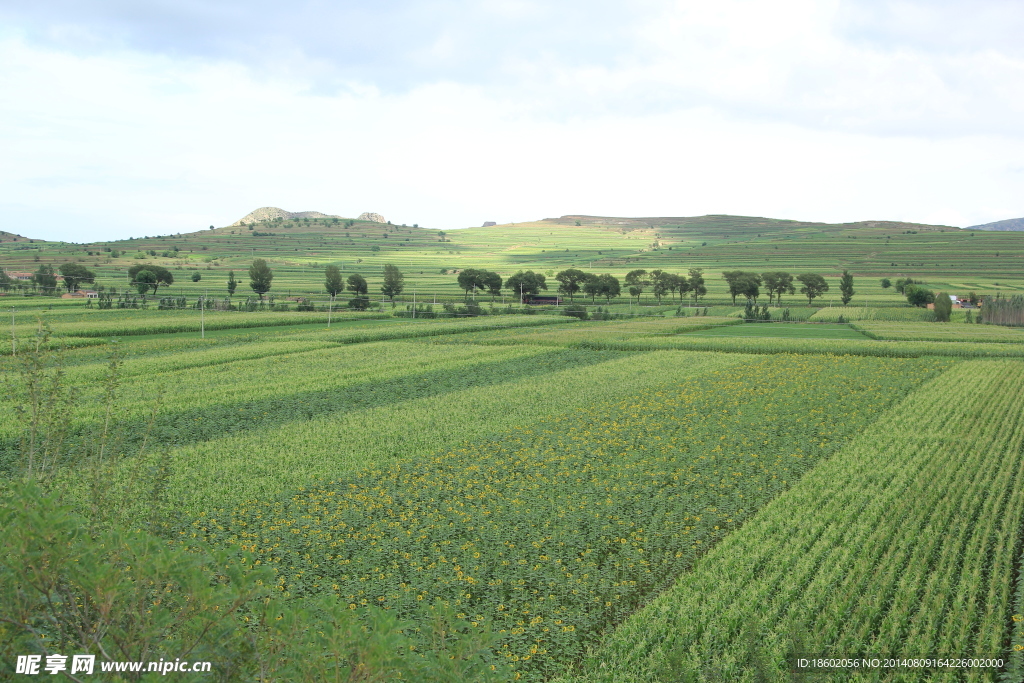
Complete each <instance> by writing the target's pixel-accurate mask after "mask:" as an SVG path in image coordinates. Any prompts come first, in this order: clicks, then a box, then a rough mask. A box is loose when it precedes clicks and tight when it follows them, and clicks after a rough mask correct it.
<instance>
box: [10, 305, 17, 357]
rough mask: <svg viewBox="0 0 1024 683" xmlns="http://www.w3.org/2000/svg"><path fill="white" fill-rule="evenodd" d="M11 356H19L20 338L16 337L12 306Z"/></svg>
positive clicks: (12, 308)
mask: <svg viewBox="0 0 1024 683" xmlns="http://www.w3.org/2000/svg"><path fill="white" fill-rule="evenodd" d="M11 355H12V356H17V355H18V338H17V337H16V336H15V335H14V306H11Z"/></svg>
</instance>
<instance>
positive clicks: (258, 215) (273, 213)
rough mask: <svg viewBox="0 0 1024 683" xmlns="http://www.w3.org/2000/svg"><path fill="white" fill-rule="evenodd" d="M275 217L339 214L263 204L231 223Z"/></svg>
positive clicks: (253, 221) (317, 216) (323, 216)
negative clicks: (287, 209)
mask: <svg viewBox="0 0 1024 683" xmlns="http://www.w3.org/2000/svg"><path fill="white" fill-rule="evenodd" d="M275 218H282V219H284V220H288V219H289V218H341V216H335V215H332V214H326V213H320V212H319V211H295V212H292V211H285V210H284V209H279V208H277V207H276V206H264V207H261V208H259V209H256V210H255V211H252V212H250V213H248V214H246V215H245V216H243V217H242V218H240V219H238V220H237V221H235V222H234V223H232V224H231V225H241V224H242V223H263V222H265V221H272V220H274V219H275Z"/></svg>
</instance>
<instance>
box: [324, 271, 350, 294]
mask: <svg viewBox="0 0 1024 683" xmlns="http://www.w3.org/2000/svg"><path fill="white" fill-rule="evenodd" d="M324 289H326V290H327V293H328V294H330V295H331V296H338V295H339V294H341V293H342V292H343V291H344V290H345V283H344V282H343V281H342V279H341V270H340V269H339V268H338V266H327V267H326V268H324Z"/></svg>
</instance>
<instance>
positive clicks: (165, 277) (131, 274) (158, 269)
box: [128, 263, 174, 295]
mask: <svg viewBox="0 0 1024 683" xmlns="http://www.w3.org/2000/svg"><path fill="white" fill-rule="evenodd" d="M143 270H148V271H149V272H151V273H153V275H156V286H155V287H154V288H153V294H154V295H155V294H156V292H157V290H158V289H159V288H160V285H164V286H166V287H170V286H171V285H173V284H174V274H173V273H171V271H169V270H167V269H166V268H164V267H163V266H158V265H156V264H144V263H138V264H136V265H134V266H132V267H131V268H129V269H128V280H129V281H130V282H133V283H134V282H135V279H136V276H137V275H138V274H139V272H140V271H143Z"/></svg>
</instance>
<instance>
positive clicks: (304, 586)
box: [180, 354, 947, 678]
mask: <svg viewBox="0 0 1024 683" xmlns="http://www.w3.org/2000/svg"><path fill="white" fill-rule="evenodd" d="M671 355H673V356H675V354H671ZM629 360H631V361H633V362H634V363H636V362H638V361H639V360H642V359H629ZM674 360H675V361H676V363H675V366H674V367H673V366H664V367H663V368H662V372H661V373H660V377H659V380H660V381H658V382H652V383H650V384H648V386H647V387H646V388H645V390H644V391H642V392H641V393H637V394H632V395H628V396H624V397H622V398H620V399H617V400H613V401H610V402H607V401H606V402H604V403H603V404H601V405H598V406H588V407H587V408H586V409H584V410H579V411H576V412H575V413H573V414H568V415H563V416H555V417H551V418H538V419H536V420H533V421H532V422H530V423H528V424H525V425H523V426H522V427H520V428H519V429H516V430H513V431H509V432H506V433H504V434H501V435H497V436H494V437H492V438H489V439H477V440H472V441H467V442H464V443H463V444H462V445H461V446H459V447H457V448H453V449H450V450H446V451H439V452H436V453H435V454H433V455H431V456H429V457H428V456H425V455H424V456H422V457H418V458H406V459H403V460H400V461H398V462H395V463H393V464H390V465H388V464H386V463H382V464H381V465H380V466H377V467H372V468H367V469H365V470H362V471H358V472H353V473H352V474H351V475H350V476H348V477H345V478H341V479H334V480H328V481H322V482H311V483H310V485H308V486H306V487H304V488H302V489H300V490H299V491H298V492H296V493H294V494H293V495H290V496H287V497H285V498H276V499H275V498H266V497H260V498H259V499H256V500H250V501H248V502H245V503H243V504H240V505H231V506H226V507H224V508H223V509H220V510H214V511H210V512H209V513H208V514H207V515H206V516H204V517H203V518H201V519H198V520H196V521H195V522H194V523H193V524H192V525H191V526H190V527H185V528H184V529H183V530H182V531H181V532H180V534H181V535H182V536H183V537H184V538H185V539H188V538H189V537H190V536H191V535H193V534H195V535H198V536H200V537H203V538H205V539H208V540H211V541H213V542H214V543H218V544H229V545H235V546H237V547H239V548H240V549H241V550H244V551H245V552H248V553H250V554H251V555H252V556H253V557H254V558H255V559H256V561H258V562H259V563H260V564H269V565H270V566H272V567H273V568H274V570H275V572H276V573H277V581H278V587H279V589H280V591H281V593H282V594H284V595H287V596H290V597H293V598H299V597H306V596H313V595H317V594H322V593H325V592H326V593H333V594H334V595H336V596H338V599H340V600H342V601H344V602H345V603H346V604H348V605H349V606H350V608H351V609H354V610H358V609H360V608H362V607H364V606H366V605H370V604H374V605H380V606H384V607H387V608H389V609H396V610H398V611H399V612H400V613H402V614H403V615H406V614H408V615H413V614H415V607H416V605H417V604H419V603H421V602H423V601H428V602H429V601H432V600H434V599H438V598H440V599H442V600H446V601H448V602H449V603H451V604H453V605H455V606H456V608H457V609H459V610H460V612H461V613H462V614H463V615H465V617H466V618H469V619H470V620H471V621H473V622H475V623H477V624H482V623H483V622H484V621H492V622H493V623H494V625H495V628H496V629H497V631H498V633H499V634H500V635H501V644H500V647H499V651H500V652H501V653H502V654H503V655H504V656H505V657H506V658H507V659H508V661H510V662H511V663H512V664H513V665H514V666H515V667H516V669H517V670H518V671H519V672H520V674H521V675H523V676H525V677H526V678H538V677H541V676H545V675H551V674H552V673H555V672H557V671H558V670H559V669H560V667H561V666H563V665H564V664H565V662H567V661H571V660H572V659H574V658H576V657H578V656H580V655H581V654H582V652H583V651H584V648H585V646H586V645H587V644H588V643H593V642H594V641H595V639H596V638H597V637H598V635H599V634H600V633H601V632H602V631H603V630H604V629H606V628H608V627H609V626H610V625H611V624H613V623H615V622H616V621H618V620H620V619H622V618H623V617H624V616H626V615H627V614H629V613H630V612H631V611H633V610H635V609H636V608H637V606H638V605H640V604H642V603H643V601H645V600H646V599H647V598H648V597H649V596H650V595H652V594H653V593H655V592H656V591H658V590H659V589H660V588H662V587H664V586H665V584H666V582H669V581H671V580H673V579H674V577H675V576H676V575H677V574H678V573H679V572H680V571H683V570H684V569H686V568H687V567H689V566H690V565H691V564H692V563H693V562H694V560H695V559H696V558H697V557H699V556H701V555H702V554H703V553H704V552H705V551H706V549H707V548H709V547H711V546H713V545H714V544H715V543H717V542H718V541H719V540H720V539H721V538H723V537H724V536H725V535H726V534H727V532H728V531H729V530H731V529H735V528H736V527H738V526H739V525H740V524H742V523H743V521H744V520H745V519H747V518H749V517H750V515H751V514H752V513H753V512H754V511H755V510H757V509H758V508H759V507H761V506H762V505H764V504H765V503H767V502H768V501H770V500H771V499H772V498H774V497H775V496H777V495H778V494H779V493H781V492H782V491H785V490H786V489H787V488H789V487H790V486H791V485H792V484H793V483H794V482H795V481H797V480H798V479H799V478H800V477H801V476H802V475H803V473H804V472H806V471H807V470H808V469H810V468H811V467H812V466H813V465H814V464H815V463H817V462H818V461H819V460H821V459H822V458H823V457H825V456H826V455H828V454H829V453H832V452H833V451H834V450H835V449H837V448H838V447H840V446H841V445H842V444H843V443H845V442H846V440H847V439H848V438H850V437H851V436H852V435H853V434H855V433H856V432H857V431H859V430H862V429H863V428H864V427H865V426H867V425H868V424H870V423H871V421H872V420H873V419H874V418H875V416H876V415H878V414H879V413H880V412H881V411H883V410H884V409H885V408H886V406H888V405H889V404H891V403H892V402H893V401H896V400H898V399H899V398H901V397H902V396H903V395H904V394H905V393H906V392H907V391H909V390H910V389H911V388H913V387H914V386H916V385H917V384H918V382H920V381H922V380H924V379H925V378H927V377H929V376H931V375H932V374H934V373H936V372H938V371H939V370H940V369H941V368H942V367H944V366H945V365H947V363H946V362H944V361H935V360H881V359H866V358H827V359H826V358H813V359H808V358H803V357H793V356H788V357H787V356H778V357H773V358H766V357H759V358H756V359H752V360H749V361H748V362H745V363H741V364H734V365H731V366H727V367H720V368H714V366H713V365H712V367H709V368H704V369H703V371H697V372H695V371H694V369H693V368H686V367H685V364H680V363H678V360H679V357H678V356H675V358H674ZM692 362H693V363H694V364H700V362H701V359H700V358H694V359H692ZM713 368H714V369H713Z"/></svg>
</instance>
